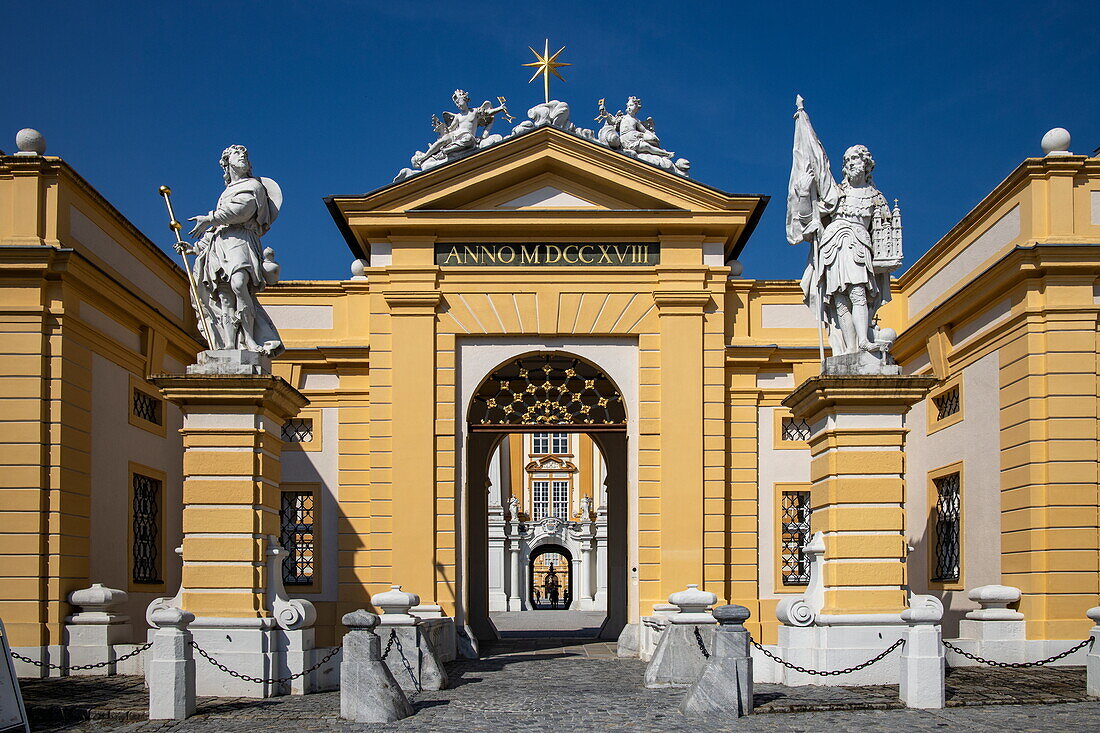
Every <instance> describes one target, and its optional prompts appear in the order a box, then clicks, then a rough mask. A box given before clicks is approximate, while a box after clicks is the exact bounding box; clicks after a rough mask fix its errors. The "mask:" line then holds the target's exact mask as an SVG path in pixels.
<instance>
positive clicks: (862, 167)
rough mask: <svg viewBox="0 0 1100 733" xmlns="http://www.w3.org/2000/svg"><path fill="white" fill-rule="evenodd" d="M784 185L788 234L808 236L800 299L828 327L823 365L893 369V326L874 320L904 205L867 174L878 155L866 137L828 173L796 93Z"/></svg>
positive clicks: (896, 252)
mask: <svg viewBox="0 0 1100 733" xmlns="http://www.w3.org/2000/svg"><path fill="white" fill-rule="evenodd" d="M794 119H795V129H794V150H793V157H792V162H791V178H790V185H789V188H788V192H787V241H788V242H789V243H790V244H800V243H801V242H809V244H810V253H809V260H808V262H807V265H806V271H805V274H804V275H803V276H802V292H803V293H804V300H805V303H806V305H807V306H808V307H810V308H811V309H812V310H813V311H814V313H815V314H816V315H817V317H818V319H819V320H820V321H821V322H822V323H823V324H824V325H826V326H828V329H829V345H830V347H831V348H832V357H830V358H829V359H825V358H824V342H823V341H822V344H821V351H822V365H823V369H822V370H823V371H824V372H826V373H837V374H897V373H898V367H897V366H896V365H895V364H894V362H893V360H892V359H891V358H890V354H889V350H890V345H891V344H892V343H893V340H894V338H895V337H896V335H895V333H894V331H893V330H892V329H878V328H877V327H874V326H873V324H874V318H875V313H876V311H878V309H879V308H880V307H881V306H882V305H883V304H884V303H886V302H888V301H889V300H890V273H892V272H894V271H895V270H897V269H898V267H900V266H901V261H902V251H901V211H900V210H899V209H898V207H897V204H896V202H895V205H894V209H893V211H891V210H890V207H889V205H888V204H887V203H886V198H885V197H884V196H883V195H882V193H881V192H879V190H878V189H877V188H875V186H874V184H873V183H872V179H871V171H872V170H874V167H875V161H874V158H872V157H871V152H870V151H869V150H868V149H867V147H866V146H865V145H853V146H852V147H850V148H848V149H847V150H846V151H845V152H844V180H843V181H842V182H841V183H837V182H836V181H834V180H833V176H832V171H831V170H830V168H829V158H828V156H827V155H826V154H825V149H824V148H823V147H822V145H821V141H820V140H818V138H817V134H816V133H815V132H814V129H813V126H812V125H811V124H810V118H809V115H807V114H806V110H805V109H804V108H803V106H802V97H801V96H799V97H798V99H797V110H796V112H795V115H794Z"/></svg>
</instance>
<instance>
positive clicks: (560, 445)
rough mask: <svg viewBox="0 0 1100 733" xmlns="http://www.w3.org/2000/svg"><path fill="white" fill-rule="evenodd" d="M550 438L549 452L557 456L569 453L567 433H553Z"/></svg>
mask: <svg viewBox="0 0 1100 733" xmlns="http://www.w3.org/2000/svg"><path fill="white" fill-rule="evenodd" d="M551 438H552V440H551V443H552V445H551V450H553V451H554V452H555V453H557V454H558V455H561V454H562V453H568V452H569V433H554V434H553V435H552V436H551Z"/></svg>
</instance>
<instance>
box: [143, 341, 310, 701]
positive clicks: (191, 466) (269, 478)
mask: <svg viewBox="0 0 1100 733" xmlns="http://www.w3.org/2000/svg"><path fill="white" fill-rule="evenodd" d="M204 353H205V354H207V355H211V354H213V355H242V356H243V357H244V358H242V359H237V361H238V362H243V361H245V360H247V359H248V358H249V357H259V358H260V359H264V360H266V359H267V357H264V356H262V355H259V354H251V353H250V352H240V351H233V352H218V351H213V352H210V351H208V352H204ZM253 361H255V362H256V365H259V361H258V360H253ZM204 363H205V365H206V367H212V365H213V362H212V361H210V360H207V361H206V362H203V360H202V358H201V355H200V364H199V365H198V366H199V367H200V370H201V369H202V368H204ZM151 381H152V382H153V383H154V384H155V385H156V386H157V387H159V388H160V390H161V392H162V393H163V394H164V397H165V399H167V400H169V401H170V402H172V403H173V404H175V405H177V406H179V408H180V409H181V410H182V412H183V429H182V430H181V431H180V432H181V433H182V434H183V446H184V454H183V473H184V481H183V547H182V556H183V580H182V583H181V585H180V590H179V593H178V594H177V595H176V597H175V598H171V599H158V600H156V601H154V602H153V604H151V605H150V611H149V613H148V614H147V616H149V615H151V614H152V611H154V610H155V609H156V608H158V607H164V606H174V607H176V608H180V609H182V610H184V611H187V612H190V613H192V614H194V615H195V617H196V618H195V620H194V621H193V622H192V623H191V624H190V631H191V632H192V634H193V635H194V639H195V642H196V643H197V644H198V645H199V646H200V647H202V648H203V649H204V650H206V651H207V652H209V653H210V654H211V655H212V656H214V657H215V658H217V659H218V661H220V662H222V663H223V664H225V665H226V666H228V667H229V668H230V669H233V670H234V671H237V672H240V673H242V674H246V675H250V676H253V677H261V678H264V679H271V678H275V677H281V676H286V675H287V674H292V673H293V672H294V671H297V669H294V670H292V669H290V668H291V667H298V668H300V667H301V666H302V665H307V666H308V665H309V664H310V663H311V658H312V653H311V650H312V648H313V643H312V636H313V630H312V629H310V628H309V627H310V626H311V625H312V623H313V619H314V617H315V612H314V609H313V606H312V604H310V603H309V602H308V601H298V600H295V601H291V600H289V599H287V597H286V593H285V591H284V589H283V586H282V575H281V560H282V557H283V556H284V555H285V554H286V551H285V550H281V548H280V547H279V544H278V536H279V532H280V527H279V509H280V496H279V493H280V492H279V482H280V478H281V468H280V455H281V453H282V448H283V441H282V438H281V431H282V426H283V423H285V422H286V421H287V420H289V419H290V418H292V417H294V416H295V415H297V414H298V411H299V410H301V409H302V407H304V406H305V405H306V404H308V400H306V398H305V397H304V396H302V394H301V393H300V392H298V391H297V390H296V389H294V388H293V387H291V386H290V385H289V384H287V382H286V381H284V380H283V379H281V378H279V377H273V376H271V375H259V374H232V373H231V374H225V373H190V374H188V375H186V376H161V377H154V378H153V379H152V380H151ZM196 672H197V692H198V695H200V696H203V695H230V696H241V697H269V696H272V695H279V694H285V693H286V692H289V691H290V689H289V687H288V686H286V685H283V686H279V685H275V684H271V683H265V684H257V683H251V682H245V681H243V680H239V679H237V678H234V677H231V676H230V675H228V674H226V673H224V672H221V671H220V670H218V669H216V668H215V667H214V666H213V665H211V664H210V663H209V662H208V661H206V660H205V659H197V660H196ZM308 685H309V682H308V680H306V681H303V682H299V683H298V684H296V686H295V687H296V689H295V690H294V692H306V691H308Z"/></svg>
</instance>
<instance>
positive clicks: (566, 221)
mask: <svg viewBox="0 0 1100 733" xmlns="http://www.w3.org/2000/svg"><path fill="white" fill-rule="evenodd" d="M766 200H767V197H765V196H758V195H738V194H728V193H725V192H723V191H719V190H717V189H715V188H711V187H709V186H706V185H704V184H702V183H699V182H697V181H695V180H692V179H689V178H684V177H683V176H679V175H676V174H674V173H670V172H668V171H665V170H662V169H660V168H658V167H656V166H654V165H650V164H649V163H646V162H643V161H640V160H636V159H634V158H631V157H629V156H627V155H624V154H622V153H620V152H618V151H615V150H611V149H609V148H607V147H604V146H603V145H599V144H597V143H594V142H591V141H589V140H585V139H583V138H580V137H578V136H576V135H573V134H570V133H567V132H563V131H561V130H558V129H555V128H553V127H543V128H539V129H536V130H534V131H532V132H529V133H526V134H523V135H518V136H516V137H514V138H509V139H506V140H504V141H503V142H499V143H497V144H496V145H492V146H490V147H488V148H485V149H484V150H480V151H478V152H476V153H474V154H472V155H469V156H467V157H465V158H461V159H459V160H456V161H452V162H450V163H447V164H444V165H441V166H438V167H436V168H432V169H430V170H427V171H424V172H422V173H419V174H417V175H414V176H412V177H410V178H406V179H404V180H402V181H399V182H397V183H393V184H390V185H388V186H385V187H383V188H380V189H377V190H375V191H372V192H371V193H367V194H363V195H360V196H330V197H328V198H327V199H326V201H327V203H328V206H329V210H330V211H331V212H332V215H333V218H334V219H335V220H336V222H337V224H338V226H340V228H341V230H342V231H343V233H344V236H345V238H346V239H347V240H348V244H349V246H351V248H352V250H353V251H355V252H356V253H357V255H358V256H365V255H366V253H367V252H369V251H370V250H371V245H370V242H371V241H377V240H390V241H392V240H393V238H394V237H399V236H410V237H421V236H424V235H429V236H433V237H435V238H436V240H437V241H439V240H446V239H451V240H455V239H457V240H459V241H462V240H464V239H474V240H478V239H481V240H484V238H486V237H490V238H498V239H499V238H504V237H515V236H522V235H523V234H525V233H529V232H530V231H532V229H533V228H537V230H538V231H539V233H540V236H545V237H549V238H557V239H558V240H559V241H560V240H562V239H567V238H569V237H574V236H583V237H586V238H589V239H594V238H598V237H606V238H622V237H630V238H648V239H653V238H656V237H658V236H677V235H683V236H692V237H694V236H700V237H703V238H706V239H708V240H711V241H713V240H715V239H718V240H721V241H722V242H723V249H724V250H725V252H726V253H727V256H736V255H735V252H736V251H737V250H738V249H739V247H740V245H741V244H742V243H743V240H744V238H745V236H746V235H747V233H748V232H749V231H751V229H752V227H753V226H754V225H755V222H756V220H757V219H758V218H759V215H760V212H761V211H762V210H763V207H764V204H765V203H766ZM360 253H361V254H360Z"/></svg>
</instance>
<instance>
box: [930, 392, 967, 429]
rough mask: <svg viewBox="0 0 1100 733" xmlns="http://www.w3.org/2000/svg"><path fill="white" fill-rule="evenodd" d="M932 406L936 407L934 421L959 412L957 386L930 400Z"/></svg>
mask: <svg viewBox="0 0 1100 733" xmlns="http://www.w3.org/2000/svg"><path fill="white" fill-rule="evenodd" d="M932 404H934V405H935V406H936V419H937V420H943V419H944V418H945V417H950V416H952V415H954V414H955V413H957V412H958V411H959V408H960V407H961V405H960V403H959V386H958V385H955V386H954V387H952V388H951V389H948V390H945V391H943V392H940V393H939V394H938V395H936V396H935V397H933V398H932Z"/></svg>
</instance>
